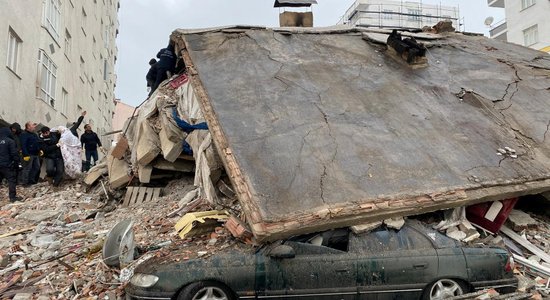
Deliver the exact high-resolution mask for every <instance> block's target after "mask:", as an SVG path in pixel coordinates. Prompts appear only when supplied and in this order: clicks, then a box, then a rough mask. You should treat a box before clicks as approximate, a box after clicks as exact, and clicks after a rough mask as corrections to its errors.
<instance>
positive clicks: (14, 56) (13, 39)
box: [6, 27, 22, 74]
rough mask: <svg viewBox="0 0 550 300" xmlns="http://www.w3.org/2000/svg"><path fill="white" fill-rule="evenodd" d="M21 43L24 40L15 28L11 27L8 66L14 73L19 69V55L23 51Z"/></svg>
mask: <svg viewBox="0 0 550 300" xmlns="http://www.w3.org/2000/svg"><path fill="white" fill-rule="evenodd" d="M21 44H22V41H21V39H20V38H19V36H18V35H17V33H15V31H13V29H11V27H10V29H9V31H8V59H7V61H6V66H8V68H10V70H12V71H13V72H14V73H16V74H17V71H18V70H17V69H18V67H19V55H20V52H21V50H20V49H21Z"/></svg>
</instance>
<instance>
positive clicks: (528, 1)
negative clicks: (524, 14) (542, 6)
mask: <svg viewBox="0 0 550 300" xmlns="http://www.w3.org/2000/svg"><path fill="white" fill-rule="evenodd" d="M535 3H536V1H535V0H521V9H526V8H528V7H531V6H533V5H535Z"/></svg>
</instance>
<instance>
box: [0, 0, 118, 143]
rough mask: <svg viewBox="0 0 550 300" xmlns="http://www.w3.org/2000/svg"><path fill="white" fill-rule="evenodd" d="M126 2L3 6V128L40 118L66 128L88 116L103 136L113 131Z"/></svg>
mask: <svg viewBox="0 0 550 300" xmlns="http://www.w3.org/2000/svg"><path fill="white" fill-rule="evenodd" d="M119 1H120V0H86V1H83V0H42V1H37V0H17V1H11V0H10V1H4V2H3V6H2V9H1V10H0V57H1V58H3V59H4V67H3V68H0V90H1V91H2V93H1V95H0V121H1V122H2V123H3V124H6V123H12V122H18V123H20V124H21V125H22V126H23V125H24V123H25V122H26V121H34V122H37V123H40V124H43V125H46V126H49V127H53V126H57V125H63V126H65V125H67V124H68V123H72V122H74V121H76V119H77V118H78V116H80V115H81V113H82V111H86V112H87V114H86V117H85V119H84V123H91V124H92V128H93V129H94V131H96V132H97V133H98V134H102V133H105V132H108V131H110V129H111V122H112V114H113V111H114V99H115V97H114V88H115V84H116V75H115V74H114V65H115V62H116V59H117V47H116V43H115V38H116V36H117V34H118V28H119V23H118V10H119V7H120V4H119ZM82 128H83V125H82V126H81V127H80V130H79V131H80V132H82V131H83V129H82ZM106 141H107V140H106ZM106 144H107V143H106Z"/></svg>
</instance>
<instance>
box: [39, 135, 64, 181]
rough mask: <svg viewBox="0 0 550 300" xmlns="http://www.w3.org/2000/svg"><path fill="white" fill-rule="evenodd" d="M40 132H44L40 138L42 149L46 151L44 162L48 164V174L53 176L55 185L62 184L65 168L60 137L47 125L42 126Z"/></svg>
mask: <svg viewBox="0 0 550 300" xmlns="http://www.w3.org/2000/svg"><path fill="white" fill-rule="evenodd" d="M40 132H42V134H41V135H40V139H41V149H42V151H43V152H44V163H45V164H46V176H47V177H50V178H52V179H53V182H52V183H53V186H55V187H57V186H59V185H60V184H61V180H62V179H63V172H64V169H65V166H64V164H63V155H62V154H61V148H60V144H59V138H58V137H57V135H56V134H55V133H52V132H50V128H49V127H47V126H44V127H42V128H41V129H40Z"/></svg>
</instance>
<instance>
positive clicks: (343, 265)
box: [258, 242, 357, 300]
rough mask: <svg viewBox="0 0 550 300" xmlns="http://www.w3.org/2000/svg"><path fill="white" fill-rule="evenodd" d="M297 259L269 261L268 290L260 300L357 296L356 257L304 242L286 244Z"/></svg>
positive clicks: (267, 264) (267, 262)
mask: <svg viewBox="0 0 550 300" xmlns="http://www.w3.org/2000/svg"><path fill="white" fill-rule="evenodd" d="M285 245H288V246H291V247H292V248H293V249H294V251H295V253H296V255H295V257H294V258H287V259H272V258H269V257H268V256H266V257H265V274H266V278H265V290H264V292H263V293H262V292H260V291H258V295H259V297H258V298H259V299H261V298H264V297H269V298H278V297H280V298H291V299H343V300H353V299H356V296H357V288H356V284H355V283H356V281H355V278H356V269H355V268H356V267H355V257H353V256H352V255H350V254H349V253H347V252H346V251H341V250H335V249H332V248H329V247H325V246H317V245H312V244H307V243H301V242H286V243H285Z"/></svg>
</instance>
